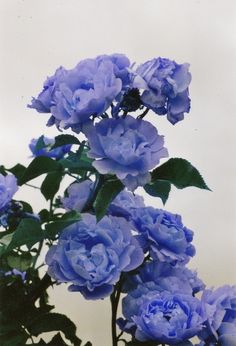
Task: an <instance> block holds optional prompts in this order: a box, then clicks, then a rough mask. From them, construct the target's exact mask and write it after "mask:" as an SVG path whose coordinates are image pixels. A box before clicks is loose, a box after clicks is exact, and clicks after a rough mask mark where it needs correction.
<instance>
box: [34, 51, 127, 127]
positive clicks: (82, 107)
mask: <svg viewBox="0 0 236 346" xmlns="http://www.w3.org/2000/svg"><path fill="white" fill-rule="evenodd" d="M129 65H130V62H129V60H128V58H127V57H125V56H124V55H122V54H113V55H110V56H109V55H102V56H98V57H97V58H95V59H86V60H83V61H81V62H80V63H79V64H78V65H77V66H76V67H75V68H73V69H71V70H65V69H64V68H60V69H59V70H57V71H56V73H55V75H54V76H52V77H50V78H49V79H48V80H47V81H46V83H45V85H44V89H43V91H42V92H41V93H40V94H39V96H38V97H37V98H36V99H33V101H32V104H31V105H30V106H29V107H30V108H35V109H36V110H37V111H38V112H47V113H49V112H51V113H52V117H51V118H50V119H49V122H48V125H49V126H51V125H53V124H55V125H56V126H57V127H60V128H68V127H71V128H72V130H74V131H75V132H80V130H81V125H82V124H83V123H84V122H87V121H88V120H89V118H90V117H91V116H99V115H101V114H103V113H104V112H105V111H106V110H107V108H109V107H110V106H111V104H112V102H113V101H115V100H116V99H119V97H120V95H121V92H122V90H126V88H127V83H128V82H129V78H130V77H129V72H128V67H129Z"/></svg>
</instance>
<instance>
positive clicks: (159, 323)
mask: <svg viewBox="0 0 236 346" xmlns="http://www.w3.org/2000/svg"><path fill="white" fill-rule="evenodd" d="M122 305H123V314H124V316H125V318H126V319H127V320H128V321H129V322H131V324H133V328H132V329H130V330H131V331H132V333H133V335H134V337H135V338H136V339H137V340H139V341H155V342H158V343H167V344H171V345H176V344H178V343H181V342H183V341H187V340H188V339H190V338H192V337H193V336H195V335H196V334H197V333H198V332H199V331H200V330H201V329H202V325H203V322H204V321H205V319H206V317H205V314H204V311H203V309H202V306H201V302H200V301H199V300H198V299H197V298H195V297H193V296H192V295H191V294H185V293H173V292H169V291H165V290H163V291H159V290H156V289H155V287H150V286H148V285H139V286H138V288H137V289H136V290H134V291H132V292H131V293H129V294H128V295H127V296H126V297H125V298H124V299H123V304H122ZM130 326H131V325H130Z"/></svg>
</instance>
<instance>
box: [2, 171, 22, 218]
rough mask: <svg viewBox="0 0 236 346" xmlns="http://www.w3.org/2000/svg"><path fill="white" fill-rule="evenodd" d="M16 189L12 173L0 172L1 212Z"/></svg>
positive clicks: (15, 181)
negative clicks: (3, 173) (4, 173)
mask: <svg viewBox="0 0 236 346" xmlns="http://www.w3.org/2000/svg"><path fill="white" fill-rule="evenodd" d="M17 190H18V186H17V180H16V177H15V176H14V175H12V174H8V175H6V176H4V175H2V174H0V212H3V211H4V210H5V209H6V208H7V207H8V204H9V202H10V201H11V199H12V197H13V195H14V194H15V193H16V191H17Z"/></svg>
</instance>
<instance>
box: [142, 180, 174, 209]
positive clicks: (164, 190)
mask: <svg viewBox="0 0 236 346" xmlns="http://www.w3.org/2000/svg"><path fill="white" fill-rule="evenodd" d="M170 189H171V185H170V183H169V182H168V181H161V180H156V181H155V182H153V183H152V182H151V183H149V184H146V185H145V186H144V190H145V191H146V192H147V193H148V194H149V195H151V196H154V197H160V198H161V200H162V202H163V204H165V203H166V201H167V199H168V197H169V193H170Z"/></svg>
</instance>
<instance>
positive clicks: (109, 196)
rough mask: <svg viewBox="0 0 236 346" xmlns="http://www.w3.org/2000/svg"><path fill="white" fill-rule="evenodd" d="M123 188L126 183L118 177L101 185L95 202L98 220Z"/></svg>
mask: <svg viewBox="0 0 236 346" xmlns="http://www.w3.org/2000/svg"><path fill="white" fill-rule="evenodd" d="M123 189H124V185H123V184H122V182H121V181H120V180H118V179H111V180H108V181H106V182H105V183H104V184H103V185H102V186H101V188H100V190H99V191H98V194H97V197H96V199H95V202H94V208H95V212H96V217H97V220H100V219H101V218H102V217H103V216H104V215H105V214H106V211H107V208H108V206H109V204H110V203H111V202H112V201H113V199H114V198H115V197H116V196H117V195H118V193H119V192H121V191H122V190H123Z"/></svg>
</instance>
